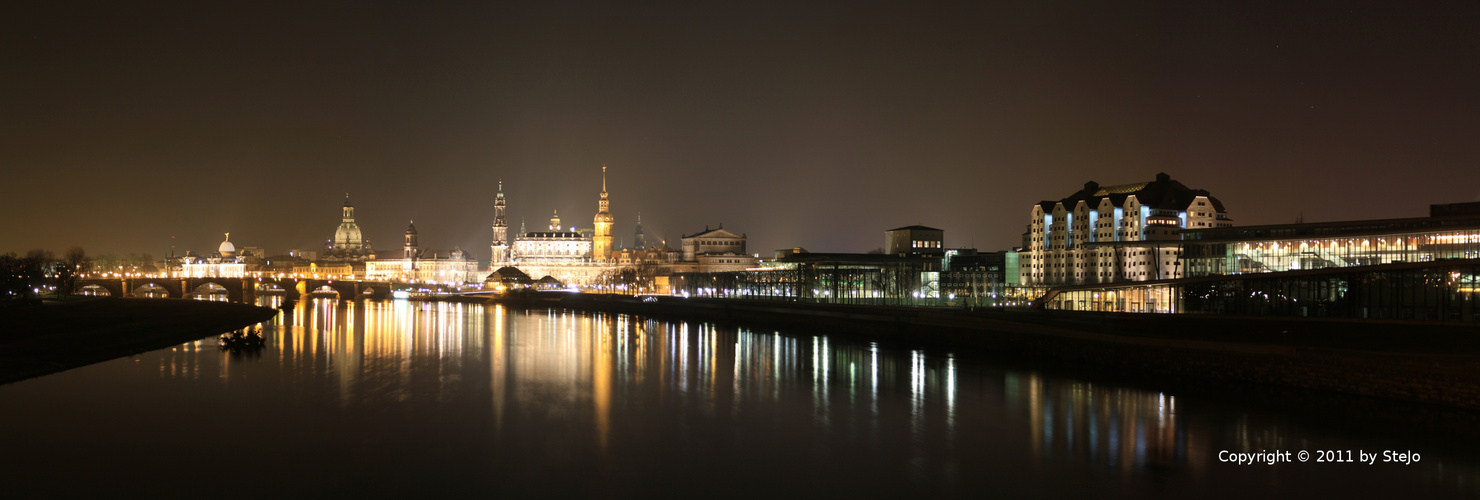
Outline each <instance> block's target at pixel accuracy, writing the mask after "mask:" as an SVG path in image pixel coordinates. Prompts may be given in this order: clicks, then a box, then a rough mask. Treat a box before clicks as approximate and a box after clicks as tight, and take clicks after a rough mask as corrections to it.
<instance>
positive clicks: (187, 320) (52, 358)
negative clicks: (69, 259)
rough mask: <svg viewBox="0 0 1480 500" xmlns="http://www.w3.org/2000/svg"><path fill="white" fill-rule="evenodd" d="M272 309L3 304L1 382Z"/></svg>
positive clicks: (136, 349)
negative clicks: (8, 306)
mask: <svg viewBox="0 0 1480 500" xmlns="http://www.w3.org/2000/svg"><path fill="white" fill-rule="evenodd" d="M276 315H277V311H276V310H274V309H268V308H265V307H258V306H253V305H247V304H235V303H227V302H206V301H198V300H185V299H126V298H101V299H92V300H77V301H72V302H65V303H61V304H53V305H43V306H28V307H12V308H6V309H0V384H8V383H11V382H18V381H21V380H25V379H29V378H34V377H39V376H42V375H47V374H50V373H56V372H60V371H64V370H69V369H72V368H77V367H80V366H86V365H90V364H93V363H98V362H101V361H107V360H110V359H115V358H120V357H123V356H128V355H131V354H137V353H141V352H146V351H152V350H155V349H162V348H165V347H169V346H172V345H176V344H180V343H183V342H189V341H192V340H199V339H202V338H205V337H210V336H213V335H218V334H221V333H225V332H229V331H232V330H237V329H241V328H245V327H248V326H251V325H254V324H257V323H261V322H263V321H267V320H269V319H272V318H273V317H274V316H276Z"/></svg>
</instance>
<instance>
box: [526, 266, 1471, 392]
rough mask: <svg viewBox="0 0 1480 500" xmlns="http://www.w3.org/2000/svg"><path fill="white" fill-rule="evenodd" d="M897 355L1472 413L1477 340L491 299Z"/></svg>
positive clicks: (1442, 334) (1132, 318)
mask: <svg viewBox="0 0 1480 500" xmlns="http://www.w3.org/2000/svg"><path fill="white" fill-rule="evenodd" d="M498 301H499V302H502V303H505V304H508V305H513V306H526V307H567V308H572V309H580V310H588V311H604V312H614V313H627V314H638V315H651V316H657V317H677V318H686V319H691V320H698V321H717V322H730V323H735V324H744V325H751V326H759V327H775V328H778V329H787V328H800V329H808V330H821V331H827V332H830V333H837V334H845V335H853V336H862V337H868V338H874V339H879V340H885V341H895V342H901V343H906V344H914V345H924V346H936V347H944V348H952V349H956V348H965V349H980V350H985V351H991V352H994V353H997V354H999V355H1001V356H1003V357H1004V358H1007V359H1011V360H1015V361H1019V362H1026V363H1031V364H1034V365H1040V366H1059V367H1066V368H1070V369H1073V370H1074V371H1080V372H1086V371H1088V372H1094V373H1098V374H1103V375H1110V376H1116V377H1121V378H1140V379H1147V380H1155V381H1158V382H1164V383H1172V384H1175V385H1178V386H1184V387H1209V384H1212V386H1219V387H1225V388H1233V389H1237V388H1239V387H1240V386H1244V385H1250V384H1256V385H1265V386H1282V387H1289V388H1295V389H1300V390H1315V391H1331V392H1337V393H1343V394H1352V395H1360V396H1371V397H1379V398H1389V399H1396V400H1403V401H1409V402H1416V403H1425V404H1437V405H1441V406H1447V407H1458V408H1464V409H1470V410H1474V409H1480V328H1477V327H1476V326H1472V325H1455V324H1416V323H1402V322H1393V321H1352V320H1320V319H1307V318H1250V317H1213V316H1194V315H1147V314H1116V313H1067V314H1066V313H1064V312H1057V311H995V310H994V311H962V310H947V309H926V308H905V307H881V306H846V305H823V304H805V303H793V302H767V301H750V300H722V299H699V298H677V297H655V298H648V299H638V298H632V297H620V296H602V295H594V294H542V295H526V296H522V297H516V298H510V299H499V300H498Z"/></svg>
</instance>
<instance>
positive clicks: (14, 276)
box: [0, 247, 92, 301]
mask: <svg viewBox="0 0 1480 500" xmlns="http://www.w3.org/2000/svg"><path fill="white" fill-rule="evenodd" d="M91 266H92V263H91V262H90V261H89V260H88V259H87V254H86V253H84V252H83V251H82V248H81V247H72V248H69V249H67V251H66V253H63V254H62V256H61V257H60V258H59V257H57V256H56V255H55V254H53V253H52V252H51V251H50V250H41V249H36V250H31V251H29V252H26V255H25V256H19V255H16V254H15V252H11V253H7V254H0V300H7V301H8V300H18V299H33V298H36V296H37V295H38V294H41V293H43V292H50V293H53V294H56V295H69V294H71V293H72V289H73V288H75V287H76V285H77V278H78V277H80V276H81V275H82V274H83V273H86V272H88V270H89V269H90V268H91Z"/></svg>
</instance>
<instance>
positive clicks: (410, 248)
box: [401, 221, 420, 268]
mask: <svg viewBox="0 0 1480 500" xmlns="http://www.w3.org/2000/svg"><path fill="white" fill-rule="evenodd" d="M401 249H402V250H403V253H404V255H405V256H406V262H407V265H408V266H410V267H411V268H415V267H416V263H415V261H416V258H417V257H420V255H419V254H420V252H418V251H417V248H416V221H410V222H409V223H408V224H406V243H405V244H404V245H402V247H401Z"/></svg>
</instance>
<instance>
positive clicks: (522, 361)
mask: <svg viewBox="0 0 1480 500" xmlns="http://www.w3.org/2000/svg"><path fill="white" fill-rule="evenodd" d="M257 302H258V303H259V304H261V305H264V306H268V307H280V306H282V297H281V296H273V295H259V296H258V297H257ZM262 332H263V334H264V335H265V336H266V338H267V342H266V347H264V348H262V349H261V350H260V351H258V352H260V353H261V354H260V356H257V355H233V354H232V353H230V352H227V351H222V350H220V349H219V347H218V345H217V343H216V340H215V339H214V338H210V339H206V340H203V341H200V342H192V343H186V344H182V345H180V346H176V347H174V348H171V349H166V350H163V351H156V352H154V353H149V354H147V355H145V356H141V357H139V358H137V360H120V362H110V363H104V364H102V365H97V366H95V367H89V368H86V369H82V370H74V371H71V372H66V373H63V374H60V375H58V376H54V377H47V378H42V379H36V380H33V381H28V382H25V383H21V384H15V385H12V386H6V387H0V398H4V400H5V401H7V402H8V403H12V404H13V405H14V406H13V407H16V408H36V409H38V410H36V411H35V412H33V413H26V412H20V413H10V414H8V415H5V416H0V424H3V425H4V426H6V427H7V428H27V429H37V430H38V437H37V438H36V441H35V443H34V445H35V446H45V443H46V442H47V441H46V439H48V438H47V436H48V433H53V435H52V437H51V438H50V439H56V436H58V435H65V434H66V433H67V432H78V431H76V429H78V428H84V429H91V428H89V427H86V426H85V425H82V424H80V423H79V422H78V421H76V420H75V419H73V420H69V417H68V416H67V415H59V414H54V413H52V414H48V413H45V412H44V411H42V410H39V409H44V408H48V406H47V405H45V404H41V403H38V401H45V400H46V398H49V397H54V396H52V395H54V394H66V393H73V392H77V391H80V390H91V389H92V388H96V387H106V386H107V384H121V385H120V387H127V388H128V390H129V391H135V392H136V393H141V392H144V391H151V390H156V389H157V390H158V393H159V395H156V396H149V397H147V398H146V399H147V400H149V401H151V404H152V405H154V407H163V408H191V409H192V411H191V412H181V413H182V414H183V415H185V416H182V417H181V418H180V419H172V418H169V417H170V416H169V415H163V416H161V415H159V412H157V411H141V410H138V409H134V408H132V407H131V406H129V402H128V401H120V402H118V406H116V407H112V408H104V409H102V411H106V412H107V413H108V414H109V415H112V417H111V418H115V419H119V420H120V421H119V422H118V425H120V426H122V427H124V428H130V429H141V430H150V431H149V432H151V435H166V436H175V435H182V436H189V435H190V434H191V433H190V432H188V429H190V428H191V427H190V426H191V425H192V423H191V422H193V420H185V418H186V417H188V415H198V414H210V415H215V414H231V413H233V412H244V411H245V412H251V413H250V415H249V417H248V418H250V419H251V421H253V422H255V423H256V425H261V426H264V430H263V432H262V433H260V434H255V435H254V438H255V439H258V440H259V442H257V443H256V444H254V447H253V448H252V449H254V450H255V449H260V450H263V451H262V453H267V454H268V455H262V456H254V457H246V458H249V459H255V460H256V462H255V463H268V464H275V463H277V461H275V460H272V459H273V458H277V457H275V456H274V455H272V454H271V453H273V452H272V451H271V450H279V449H292V450H298V451H297V452H296V453H299V454H302V455H305V456H306V457H307V458H305V460H307V461H306V462H304V463H333V464H338V467H339V468H340V469H339V470H341V471H359V472H358V474H359V476H354V477H358V478H360V479H364V480H367V481H370V480H374V481H381V480H383V479H384V478H382V477H380V476H381V474H379V473H378V472H376V471H384V470H385V469H384V468H385V465H384V464H385V463H396V464H401V465H398V467H401V468H403V469H404V470H402V469H398V471H399V472H400V473H402V474H403V475H405V477H408V478H422V479H415V480H413V479H406V481H408V482H407V483H405V487H406V488H411V489H409V490H398V489H396V488H394V487H390V489H389V490H386V491H378V490H377V491H374V493H380V494H381V495H382V496H383V495H384V494H385V493H386V492H387V491H397V492H402V493H410V492H414V491H420V490H419V489H416V488H418V487H415V486H412V485H413V484H416V485H424V484H428V481H430V480H428V479H425V478H434V479H436V481H441V482H442V483H438V484H444V483H445V484H477V485H479V486H486V487H491V488H492V487H496V488H498V491H512V492H515V493H520V492H523V493H528V494H548V495H552V496H561V495H562V494H564V495H567V496H569V495H575V496H594V493H595V492H596V491H598V490H601V491H608V490H610V491H615V492H618V493H623V492H625V493H635V492H643V491H651V490H650V488H651V487H652V486H651V485H652V484H653V483H652V481H653V479H652V478H654V477H657V478H662V480H664V481H667V482H669V483H675V484H686V485H689V486H690V487H691V488H694V489H699V488H728V489H723V490H721V491H727V492H731V493H732V494H738V493H735V492H751V493H763V492H764V491H767V490H764V489H763V488H762V485H764V484H767V483H769V482H771V481H777V482H779V484H785V485H787V488H790V489H789V490H788V491H790V492H813V493H829V494H842V493H852V494H859V493H862V494H868V495H870V496H880V495H885V494H910V495H923V496H933V495H940V494H961V493H963V492H980V491H991V492H993V493H996V494H1000V495H1004V496H1021V495H1034V494H1037V495H1042V494H1044V492H1051V493H1053V494H1058V495H1081V496H1082V495H1097V496H1103V495H1104V494H1105V493H1106V492H1107V491H1109V492H1110V493H1112V494H1129V493H1144V492H1146V491H1161V492H1172V493H1173V494H1181V495H1187V494H1194V495H1196V494H1201V493H1206V492H1209V491H1224V490H1222V489H1220V488H1219V487H1209V486H1208V485H1210V484H1214V485H1221V488H1230V487H1232V488H1237V489H1239V490H1243V491H1254V492H1264V493H1275V492H1278V491H1280V490H1279V488H1281V487H1283V486H1287V485H1289V484H1292V483H1293V484H1305V485H1322V486H1323V487H1324V486H1332V485H1335V487H1336V489H1338V490H1340V489H1342V488H1346V489H1348V490H1357V491H1359V492H1370V491H1379V490H1383V487H1384V486H1387V487H1388V488H1389V490H1391V489H1394V488H1396V489H1401V490H1402V491H1409V490H1413V491H1420V492H1424V493H1429V494H1433V493H1459V494H1474V493H1480V491H1477V490H1476V486H1477V484H1480V482H1477V481H1476V479H1477V478H1480V470H1477V468H1476V464H1475V461H1474V460H1473V459H1470V458H1466V457H1460V458H1456V457H1454V456H1445V455H1444V454H1442V453H1430V454H1427V455H1425V461H1424V462H1423V464H1421V465H1422V467H1424V468H1422V469H1415V468H1409V469H1402V468H1392V467H1388V468H1382V467H1373V468H1370V469H1366V470H1363V471H1361V474H1360V475H1359V477H1358V478H1357V479H1354V480H1353V479H1348V476H1350V475H1351V474H1352V473H1353V471H1356V470H1357V469H1339V468H1333V467H1325V468H1320V467H1310V466H1306V467H1305V468H1300V467H1301V466H1300V465H1299V464H1293V465H1289V466H1283V467H1282V468H1265V469H1254V468H1248V467H1240V466H1234V465H1229V464H1225V463H1220V462H1218V460H1217V456H1218V452H1219V451H1220V450H1233V451H1246V452H1257V451H1261V450H1274V449H1301V448H1305V449H1311V450H1314V449H1317V448H1352V449H1357V448H1367V449H1376V448H1375V447H1377V446H1380V445H1386V444H1389V443H1385V442H1379V441H1374V440H1373V439H1371V438H1370V436H1361V435H1348V434H1342V433H1341V432H1340V431H1339V430H1332V429H1328V428H1324V427H1316V428H1311V427H1310V426H1309V425H1296V424H1294V423H1292V422H1291V420H1290V419H1289V418H1286V417H1284V416H1282V415H1279V414H1270V413H1261V412H1259V411H1253V410H1249V409H1247V408H1231V409H1230V408H1220V407H1218V405H1216V404H1210V401H1209V400H1208V399H1206V398H1203V399H1201V400H1199V399H1198V398H1196V397H1193V398H1188V397H1185V396H1179V395H1175V394H1168V393H1162V392H1157V391H1146V390H1139V389H1134V388H1128V387H1124V386H1120V385H1115V384H1104V383H1097V382H1092V381H1086V380H1080V379H1074V378H1065V377H1056V376H1052V375H1047V374H1044V373H1040V372H1035V371H1025V370H1011V369H1003V368H1000V367H997V366H995V365H993V364H990V363H984V362H982V361H981V360H979V359H977V360H973V359H972V358H970V357H959V356H956V355H952V354H948V353H941V352H929V351H922V350H900V349H891V348H887V347H884V346H881V345H878V344H874V343H867V342H855V341H848V340H842V339H839V338H835V337H830V336H797V335H787V334H783V333H779V332H775V331H765V330H751V329H744V328H730V327H719V326H715V325H711V324H703V323H689V322H667V321H657V320H653V319H647V318H639V317H633V316H628V315H621V314H582V313H575V312H570V311H560V310H512V309H507V308H504V307H501V306H484V305H478V304H459V303H446V302H418V301H405V300H399V301H339V300H335V299H333V298H307V299H304V300H302V301H300V302H298V303H296V304H295V305H294V307H292V308H291V309H288V310H285V311H284V313H283V314H280V315H279V316H278V317H276V318H274V319H273V320H272V321H271V322H269V323H268V324H265V325H263V327H262ZM140 367H148V368H150V369H149V370H148V371H140ZM150 379H153V382H154V383H153V384H151V382H150ZM122 384H126V385H122ZM81 388H87V389H81ZM172 398H180V399H178V400H176V399H172ZM95 399H98V400H99V401H103V400H107V398H95ZM243 401H246V402H250V403H249V404H248V403H243ZM100 404H101V403H100ZM135 413H139V414H141V416H139V417H132V416H131V415H133V414H135ZM182 428H183V429H185V430H186V431H184V432H181V431H180V429H182ZM48 429H50V430H48ZM155 430H157V434H156V433H155V432H156V431H155ZM81 432H85V433H86V432H89V431H88V430H84V431H81ZM85 437H86V439H87V440H89V441H87V442H96V443H98V445H97V446H98V447H99V448H98V449H95V450H89V451H90V452H91V453H95V454H97V456H98V457H99V458H97V459H98V460H108V459H109V457H116V456H117V454H119V453H124V452H123V451H111V450H112V448H108V447H107V446H106V445H107V443H110V442H113V441H115V440H116V439H118V438H117V437H116V436H113V435H111V434H108V433H106V432H99V433H97V434H88V435H87V436H85ZM170 439H173V438H170ZM181 439H186V438H181ZM347 442H352V443H366V444H357V445H355V446H356V447H355V448H354V449H356V450H358V452H357V453H348V454H346V453H337V452H334V453H331V452H327V451H319V450H320V449H321V448H322V449H326V450H333V449H335V448H334V447H333V446H332V445H333V444H334V443H340V445H342V444H343V443H347ZM1400 444H1404V445H1407V446H1421V445H1423V444H1424V443H1412V442H1409V443H1400ZM170 446H177V447H190V446H193V444H192V443H190V442H188V441H182V442H178V443H175V444H174V445H169V444H166V445H165V448H166V449H169V447H170ZM31 451H35V450H31V449H29V448H27V447H26V445H25V443H18V444H17V447H16V448H15V454H16V455H18V456H20V455H25V454H27V453H28V452H31ZM233 451H234V452H241V450H240V449H233ZM1425 451H1426V450H1425ZM222 453H223V454H228V453H229V452H227V451H223V452H222ZM110 454H111V455H110ZM88 456H89V457H91V456H92V455H88ZM408 456H414V457H417V458H416V460H413V461H411V462H414V463H408V460H407V457H408ZM231 459H232V460H236V459H238V457H235V456H232V457H231ZM120 462H126V461H124V460H120ZM140 467H143V465H141V466H140ZM279 467H280V468H279V469H278V470H277V472H279V473H280V474H278V476H293V475H294V474H292V472H293V469H292V467H291V466H290V464H284V465H281V466H279ZM488 471H494V472H492V473H490V472H488ZM572 471H574V472H572ZM1415 471H1419V472H1415ZM137 473H138V474H145V475H147V474H149V473H147V472H137ZM344 473H348V472H344ZM489 474H492V476H490V475H489ZM761 477H764V478H766V479H767V481H758V480H757V478H761ZM1338 480H1339V481H1338ZM432 482H435V481H432ZM485 482H486V483H485ZM1327 482H1329V483H1331V484H1326V483H1327ZM79 487H81V486H79ZM1146 488H1155V489H1154V490H1147V489H1146ZM74 493H78V492H74ZM83 493H85V492H83ZM323 493H325V495H328V494H330V493H338V494H347V493H349V492H348V491H335V492H323ZM616 496H622V495H621V494H618V495H616Z"/></svg>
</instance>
